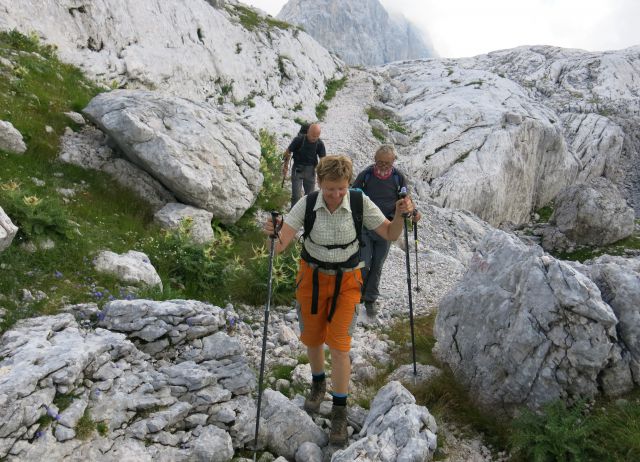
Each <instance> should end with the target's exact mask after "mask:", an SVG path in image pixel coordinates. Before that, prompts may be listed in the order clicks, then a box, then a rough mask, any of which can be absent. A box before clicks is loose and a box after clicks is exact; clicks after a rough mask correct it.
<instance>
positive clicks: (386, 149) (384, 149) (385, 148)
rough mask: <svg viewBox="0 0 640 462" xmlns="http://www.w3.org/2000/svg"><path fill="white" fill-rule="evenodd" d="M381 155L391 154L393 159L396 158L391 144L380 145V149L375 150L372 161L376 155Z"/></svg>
mask: <svg viewBox="0 0 640 462" xmlns="http://www.w3.org/2000/svg"><path fill="white" fill-rule="evenodd" d="M381 154H391V155H392V156H393V158H394V159H395V158H396V149H395V148H394V147H393V145H392V144H382V145H380V147H379V148H378V149H377V151H376V154H375V156H373V158H374V159H377V158H378V155H381Z"/></svg>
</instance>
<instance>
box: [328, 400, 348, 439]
mask: <svg viewBox="0 0 640 462" xmlns="http://www.w3.org/2000/svg"><path fill="white" fill-rule="evenodd" d="M348 439H349V434H348V433H347V406H336V405H333V407H332V408H331V432H330V433H329V444H331V445H333V446H340V447H344V446H346V445H347V440H348Z"/></svg>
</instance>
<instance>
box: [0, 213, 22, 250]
mask: <svg viewBox="0 0 640 462" xmlns="http://www.w3.org/2000/svg"><path fill="white" fill-rule="evenodd" d="M17 232H18V227H17V226H16V225H14V224H13V222H12V221H11V218H9V217H8V216H7V214H6V213H4V210H3V209H2V207H0V252H2V251H3V250H4V249H6V248H7V247H9V246H10V245H11V242H13V238H14V237H16V233H17Z"/></svg>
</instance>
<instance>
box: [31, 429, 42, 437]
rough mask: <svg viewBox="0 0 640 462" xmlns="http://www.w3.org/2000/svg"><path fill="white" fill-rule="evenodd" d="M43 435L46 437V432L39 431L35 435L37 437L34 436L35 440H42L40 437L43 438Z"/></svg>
mask: <svg viewBox="0 0 640 462" xmlns="http://www.w3.org/2000/svg"><path fill="white" fill-rule="evenodd" d="M42 435H44V432H42V431H41V430H38V431H37V432H36V434H35V435H33V436H34V438H40V437H42Z"/></svg>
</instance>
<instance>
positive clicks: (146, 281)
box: [93, 250, 162, 290]
mask: <svg viewBox="0 0 640 462" xmlns="http://www.w3.org/2000/svg"><path fill="white" fill-rule="evenodd" d="M93 265H94V267H95V268H96V271H99V272H102V273H108V274H112V275H113V276H115V277H117V278H118V279H119V280H121V281H123V282H126V283H128V284H143V285H147V286H152V287H155V286H158V287H160V290H162V281H161V280H160V276H158V273H157V272H156V270H155V268H154V267H153V265H152V264H151V262H150V261H149V257H147V255H145V254H144V253H142V252H137V251H135V250H130V251H129V252H126V253H123V254H120V255H118V254H116V253H114V252H111V251H109V250H105V251H102V252H100V253H99V254H98V256H97V257H96V258H95V260H94V263H93Z"/></svg>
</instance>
